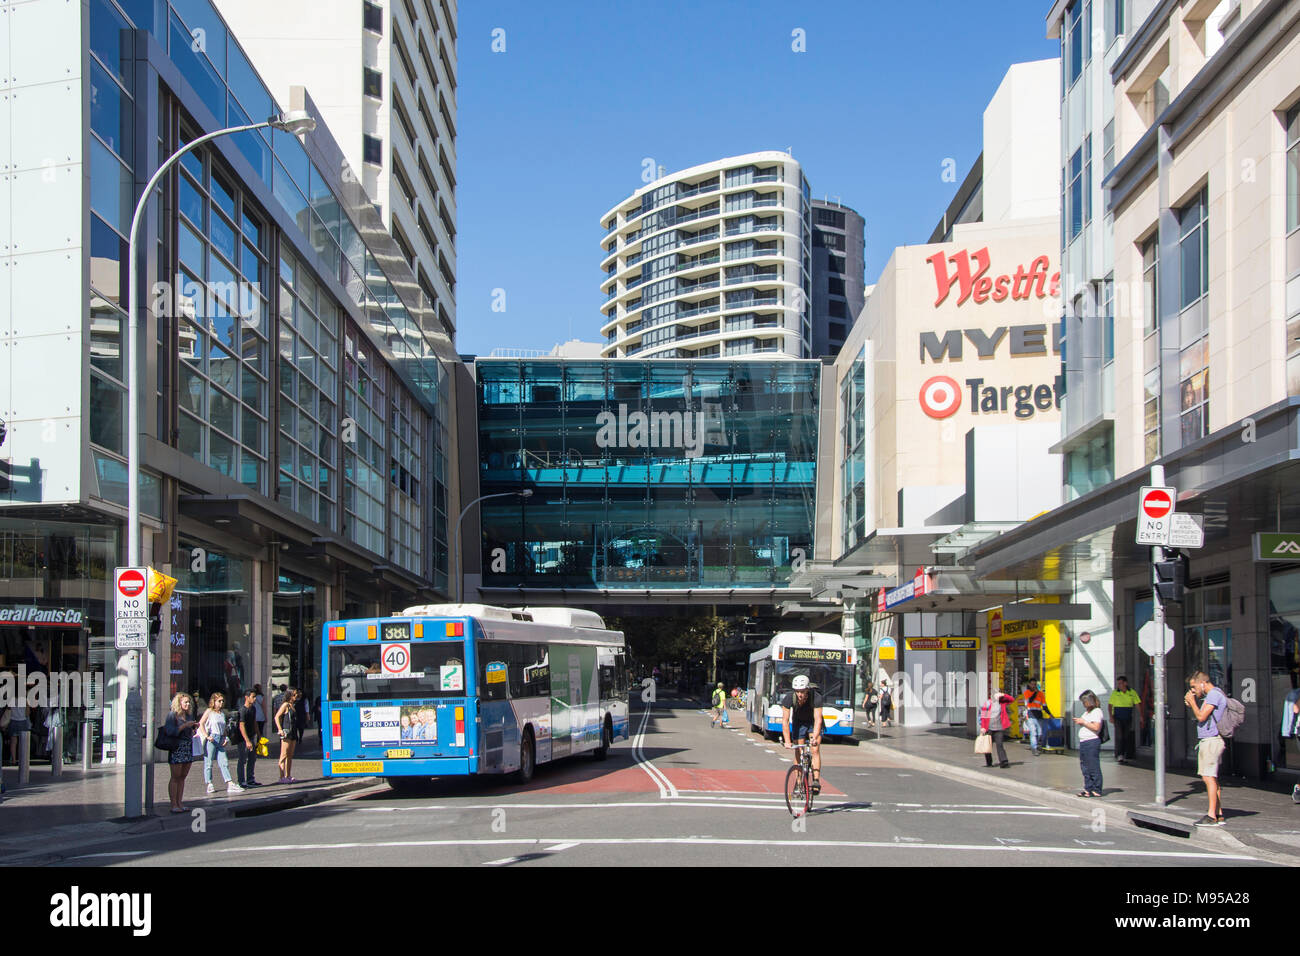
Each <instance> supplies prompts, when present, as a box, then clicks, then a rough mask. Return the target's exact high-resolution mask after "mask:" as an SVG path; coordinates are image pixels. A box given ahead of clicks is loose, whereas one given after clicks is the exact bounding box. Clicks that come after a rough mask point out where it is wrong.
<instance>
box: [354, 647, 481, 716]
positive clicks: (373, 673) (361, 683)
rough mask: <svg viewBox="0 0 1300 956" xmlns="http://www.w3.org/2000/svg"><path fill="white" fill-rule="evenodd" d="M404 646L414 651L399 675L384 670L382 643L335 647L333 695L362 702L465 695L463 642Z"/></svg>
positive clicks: (397, 671)
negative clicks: (407, 664)
mask: <svg viewBox="0 0 1300 956" xmlns="http://www.w3.org/2000/svg"><path fill="white" fill-rule="evenodd" d="M388 646H389V647H393V646H394V645H391V644H390V645H388ZM401 646H402V647H408V648H409V649H410V662H409V666H406V667H398V668H396V672H395V673H393V672H386V671H385V668H384V662H383V661H382V659H381V657H380V655H381V652H382V650H383V648H384V645H382V644H379V643H373V644H353V645H340V646H334V647H331V648H330V649H329V665H330V673H329V698H330V699H331V700H335V701H346V700H358V701H360V700H395V699H400V698H427V697H464V696H466V694H467V689H466V686H465V681H466V680H467V676H466V673H465V642H464V641H431V642H427V643H421V642H417V641H412V642H410V643H409V644H403V645H401ZM392 669H393V665H392V662H390V670H392Z"/></svg>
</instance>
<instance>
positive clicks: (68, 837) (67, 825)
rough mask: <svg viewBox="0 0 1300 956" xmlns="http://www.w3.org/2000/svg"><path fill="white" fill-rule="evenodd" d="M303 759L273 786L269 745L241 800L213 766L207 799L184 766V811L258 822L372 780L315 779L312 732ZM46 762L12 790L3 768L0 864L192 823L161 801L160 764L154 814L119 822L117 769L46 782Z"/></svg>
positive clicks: (33, 860)
mask: <svg viewBox="0 0 1300 956" xmlns="http://www.w3.org/2000/svg"><path fill="white" fill-rule="evenodd" d="M299 747H300V752H301V753H302V756H301V757H299V756H297V755H295V756H294V760H293V776H294V779H295V782H294V783H286V784H281V783H276V780H277V779H278V778H279V776H280V772H279V769H278V767H277V765H276V758H277V757H278V756H279V742H278V741H274V742H272V745H271V756H269V757H259V758H258V759H257V763H256V765H255V766H254V768H253V773H254V775H255V777H256V778H257V780H258V782H260V783H261V784H263V785H262V786H261V787H256V788H248V789H246V790H245V791H244V792H243V793H227V792H226V785H225V781H224V780H222V777H221V771H220V769H219V768H218V767H216V766H213V768H212V782H213V784H214V786H215V787H216V789H217V792H216V793H213V794H209V793H207V792H206V790H207V786H206V783H205V782H204V780H203V761H202V760H196V761H194V763H192V764H191V765H190V772H189V776H188V777H186V779H185V793H184V796H183V798H182V799H183V802H184V805H185V806H186V807H187V808H189V809H190V810H199V809H202V810H203V811H205V814H206V822H207V823H212V822H213V821H215V820H223V819H232V818H234V817H236V816H245V815H249V816H252V815H258V814H263V813H272V812H275V811H277V810H284V809H288V808H290V807H297V806H303V805H306V804H310V803H319V802H320V801H322V800H327V799H330V798H332V797H335V796H338V795H340V794H342V793H347V792H348V791H351V790H357V789H361V788H363V787H369V786H373V785H374V783H375V780H374V778H371V777H333V778H330V779H328V780H327V779H326V778H324V777H322V776H321V750H320V747H319V745H318V744H317V742H316V732H315V729H314V728H313V729H312V730H309V731H308V732H307V734H306V736H305V737H304V739H303V742H302V743H301V744H300V745H299ZM229 755H230V774H231V778H232V779H236V766H235V765H236V760H235V755H234V750H233V748H232V749H231V750H230V751H229ZM50 769H51V768H50V765H49V764H47V763H41V764H32V765H31V772H30V775H29V782H28V784H27V785H26V786H23V787H20V786H18V768H17V767H16V766H13V765H8V766H5V767H4V782H5V787H6V790H5V794H4V797H3V800H0V865H6V864H9V865H13V864H18V865H39V864H41V863H45V862H53V861H54V860H57V859H58V858H60V856H61V855H62V854H63V853H66V852H67V851H68V850H70V849H72V848H76V847H84V846H89V845H92V844H95V843H102V842H106V841H110V840H118V839H121V838H122V837H124V836H127V837H129V836H132V835H135V834H140V833H157V832H160V831H164V830H175V829H188V828H189V827H190V826H191V825H192V821H193V817H192V816H191V814H188V813H177V814H172V813H171V812H170V809H171V803H170V800H169V798H168V796H167V781H168V780H169V779H170V771H169V770H168V765H167V764H165V763H160V764H154V781H153V793H154V803H153V813H152V815H150V816H145V817H141V818H138V819H134V820H128V819H126V818H125V816H124V810H125V799H124V798H125V792H126V779H125V770H124V768H122V767H119V766H111V767H104V768H95V769H91V770H89V771H83V770H82V769H81V767H80V765H76V766H67V765H65V766H64V768H63V774H62V776H61V777H59V778H57V779H55V778H53V777H52V776H51V772H50Z"/></svg>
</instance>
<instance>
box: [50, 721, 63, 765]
mask: <svg viewBox="0 0 1300 956" xmlns="http://www.w3.org/2000/svg"><path fill="white" fill-rule="evenodd" d="M47 740H48V743H47V746H48V747H49V748H50V778H51V779H53V780H58V779H59V778H60V777H62V776H63V724H62V721H60V720H58V719H55V721H54V726H53V727H51V728H50V736H49V737H48V738H47Z"/></svg>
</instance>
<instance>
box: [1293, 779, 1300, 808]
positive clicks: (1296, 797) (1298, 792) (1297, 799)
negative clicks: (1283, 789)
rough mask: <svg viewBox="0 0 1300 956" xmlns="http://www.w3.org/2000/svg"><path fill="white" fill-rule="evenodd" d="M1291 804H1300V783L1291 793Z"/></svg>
mask: <svg viewBox="0 0 1300 956" xmlns="http://www.w3.org/2000/svg"><path fill="white" fill-rule="evenodd" d="M1291 802H1292V803H1300V783H1297V784H1296V785H1295V789H1294V790H1292V791H1291Z"/></svg>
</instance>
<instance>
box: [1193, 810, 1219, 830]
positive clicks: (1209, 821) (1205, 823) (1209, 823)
mask: <svg viewBox="0 0 1300 956" xmlns="http://www.w3.org/2000/svg"><path fill="white" fill-rule="evenodd" d="M1196 826H1198V827H1217V826H1219V821H1218V820H1216V819H1214V817H1212V816H1210V815H1209V814H1208V813H1207V814H1206V815H1205V816H1203V817H1201V819H1199V820H1197V821H1196Z"/></svg>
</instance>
